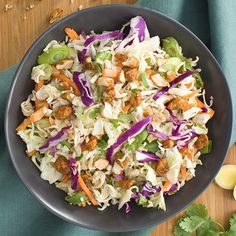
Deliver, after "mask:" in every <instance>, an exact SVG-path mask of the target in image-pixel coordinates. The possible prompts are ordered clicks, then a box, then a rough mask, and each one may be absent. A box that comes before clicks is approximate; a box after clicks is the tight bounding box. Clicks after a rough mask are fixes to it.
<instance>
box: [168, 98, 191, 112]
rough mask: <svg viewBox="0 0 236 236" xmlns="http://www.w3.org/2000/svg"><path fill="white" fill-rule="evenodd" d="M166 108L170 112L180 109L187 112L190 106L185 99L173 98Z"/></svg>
mask: <svg viewBox="0 0 236 236" xmlns="http://www.w3.org/2000/svg"><path fill="white" fill-rule="evenodd" d="M168 108H169V109H171V110H178V109H181V110H182V111H187V110H188V109H190V104H189V103H188V100H186V99H183V98H175V99H173V100H172V101H171V102H170V103H169V105H168Z"/></svg>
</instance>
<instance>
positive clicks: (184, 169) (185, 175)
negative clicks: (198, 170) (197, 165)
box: [180, 166, 187, 180]
mask: <svg viewBox="0 0 236 236" xmlns="http://www.w3.org/2000/svg"><path fill="white" fill-rule="evenodd" d="M180 172H181V174H182V178H183V180H185V179H186V177H187V169H186V167H185V166H181V167H180Z"/></svg>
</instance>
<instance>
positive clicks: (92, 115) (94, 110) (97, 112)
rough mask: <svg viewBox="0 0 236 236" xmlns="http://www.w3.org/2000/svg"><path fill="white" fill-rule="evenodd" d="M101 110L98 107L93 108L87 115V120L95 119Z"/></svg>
mask: <svg viewBox="0 0 236 236" xmlns="http://www.w3.org/2000/svg"><path fill="white" fill-rule="evenodd" d="M100 112H101V109H100V108H99V107H95V108H93V110H92V111H91V112H90V113H89V118H90V119H95V118H96V117H97V115H98V114H100Z"/></svg>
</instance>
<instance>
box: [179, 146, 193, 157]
mask: <svg viewBox="0 0 236 236" xmlns="http://www.w3.org/2000/svg"><path fill="white" fill-rule="evenodd" d="M179 152H180V153H181V154H182V156H183V157H187V158H188V159H190V160H191V159H192V158H193V156H194V149H189V148H188V147H184V148H182V149H180V150H179Z"/></svg>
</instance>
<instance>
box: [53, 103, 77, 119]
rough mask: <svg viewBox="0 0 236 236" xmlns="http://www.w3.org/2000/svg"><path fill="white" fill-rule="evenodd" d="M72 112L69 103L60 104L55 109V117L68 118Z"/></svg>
mask: <svg viewBox="0 0 236 236" xmlns="http://www.w3.org/2000/svg"><path fill="white" fill-rule="evenodd" d="M72 114H73V109H72V107H71V106H69V105H62V106H60V107H59V108H58V109H57V110H56V111H55V118H56V119H58V120H65V119H68V118H69V117H70V116H71V115H72Z"/></svg>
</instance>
